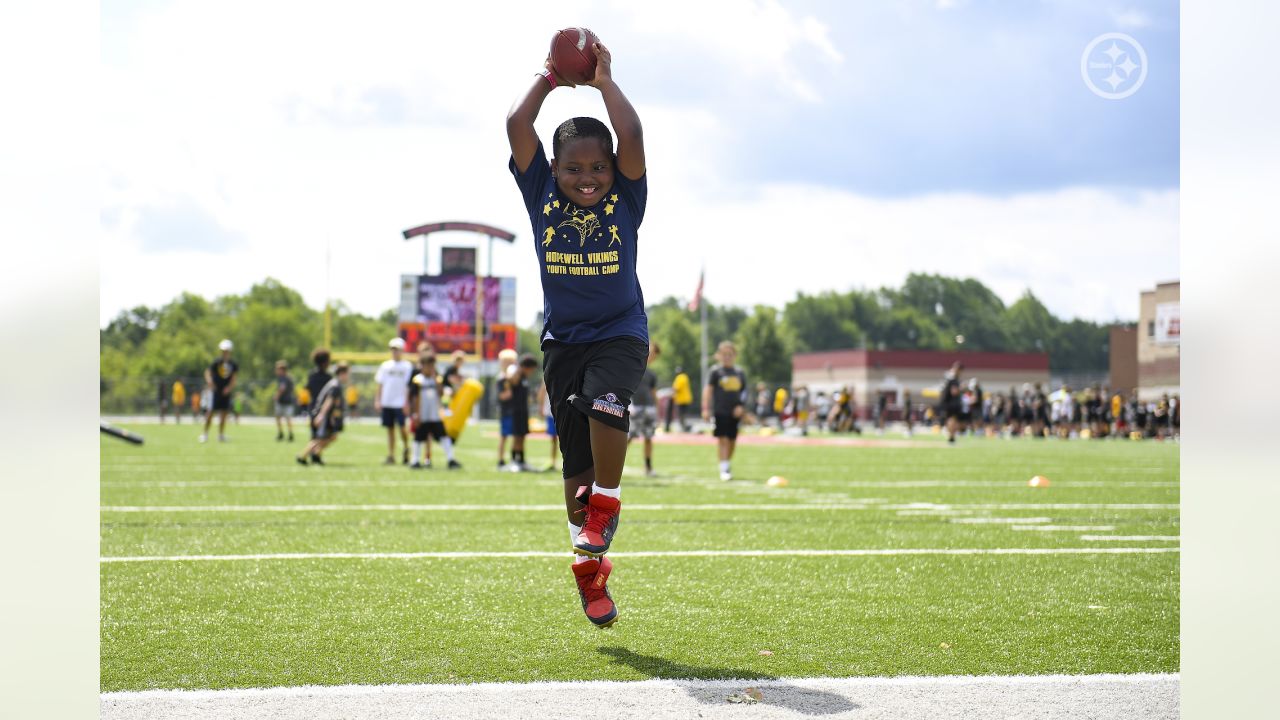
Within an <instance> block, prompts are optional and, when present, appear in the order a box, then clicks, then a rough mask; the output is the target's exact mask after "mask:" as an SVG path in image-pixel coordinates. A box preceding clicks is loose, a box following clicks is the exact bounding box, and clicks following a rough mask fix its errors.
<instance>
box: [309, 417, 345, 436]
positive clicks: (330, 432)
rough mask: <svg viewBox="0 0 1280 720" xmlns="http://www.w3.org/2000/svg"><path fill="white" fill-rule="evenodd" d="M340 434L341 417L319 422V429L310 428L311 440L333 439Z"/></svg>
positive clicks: (328, 418)
mask: <svg viewBox="0 0 1280 720" xmlns="http://www.w3.org/2000/svg"><path fill="white" fill-rule="evenodd" d="M340 432H342V418H341V417H336V418H335V417H332V416H330V417H327V418H324V419H323V420H321V421H320V427H316V426H315V425H312V426H311V438H312V439H313V440H324V439H325V438H328V437H333V436H334V435H337V434H338V433H340Z"/></svg>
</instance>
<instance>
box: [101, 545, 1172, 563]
mask: <svg viewBox="0 0 1280 720" xmlns="http://www.w3.org/2000/svg"><path fill="white" fill-rule="evenodd" d="M1170 552H1173V553H1176V552H1179V549H1178V548H1148V547H1139V548H1092V547H1088V548H865V549H854V550H824V549H816V550H811V549H796V550H638V551H634V552H618V553H612V554H611V555H610V557H618V558H656V557H870V556H883V555H1146V554H1152V553H1170ZM571 555H572V554H571V553H568V552H562V551H560V552H549V551H539V550H525V551H519V552H403V553H342V552H338V553H276V554H262V555H138V556H127V555H108V556H105V557H101V558H98V562H100V563H137V562H186V561H198V560H223V561H236V560H417V559H424V558H425V559H435V560H457V559H470V558H568V557H571Z"/></svg>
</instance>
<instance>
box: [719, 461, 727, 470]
mask: <svg viewBox="0 0 1280 720" xmlns="http://www.w3.org/2000/svg"><path fill="white" fill-rule="evenodd" d="M720 472H722V473H727V472H729V461H728V460H721V461H720Z"/></svg>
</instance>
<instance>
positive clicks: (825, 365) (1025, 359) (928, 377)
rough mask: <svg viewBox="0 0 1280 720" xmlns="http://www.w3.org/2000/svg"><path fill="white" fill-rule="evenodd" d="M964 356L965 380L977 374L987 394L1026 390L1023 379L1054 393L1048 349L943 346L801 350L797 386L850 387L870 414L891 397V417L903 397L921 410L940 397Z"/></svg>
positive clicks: (794, 374)
mask: <svg viewBox="0 0 1280 720" xmlns="http://www.w3.org/2000/svg"><path fill="white" fill-rule="evenodd" d="M956 360H959V361H960V362H961V363H963V364H964V370H963V371H962V372H961V373H960V379H961V381H962V382H963V383H965V384H966V385H967V384H968V382H969V379H970V378H977V379H978V383H979V384H980V385H981V386H982V389H983V392H984V393H993V392H1002V393H1003V392H1008V391H1009V388H1010V387H1015V386H1016V387H1017V388H1018V389H1019V391H1021V388H1022V384H1023V383H1032V384H1034V383H1040V384H1041V385H1042V386H1044V387H1045V389H1046V391H1048V389H1049V387H1048V385H1049V355H1048V354H1047V353H997V352H950V351H942V350H829V351H826V352H813V353H796V355H794V356H793V357H792V359H791V384H792V385H807V386H808V387H809V391H810V393H812V394H816V393H818V392H820V391H821V392H825V393H827V394H830V393H831V392H833V391H835V390H839V389H840V388H842V387H848V388H850V390H851V391H852V393H853V397H854V401H855V402H856V403H857V406H858V415H859V416H860V417H864V418H865V417H867V416H868V414H867V408H868V407H869V406H874V405H875V404H876V403H877V402H878V401H879V398H880V396H881V395H888V396H889V405H888V407H889V419H890V420H897V419H900V418H901V417H902V407H903V401H904V399H905V396H906V394H907V393H910V394H911V404H912V406H914V407H917V408H919V407H920V406H922V405H932V404H935V403H937V401H938V391H939V389H940V388H941V387H942V376H943V375H944V374H945V373H946V372H947V370H949V369H950V368H951V364H952V363H953V362H955V361H956Z"/></svg>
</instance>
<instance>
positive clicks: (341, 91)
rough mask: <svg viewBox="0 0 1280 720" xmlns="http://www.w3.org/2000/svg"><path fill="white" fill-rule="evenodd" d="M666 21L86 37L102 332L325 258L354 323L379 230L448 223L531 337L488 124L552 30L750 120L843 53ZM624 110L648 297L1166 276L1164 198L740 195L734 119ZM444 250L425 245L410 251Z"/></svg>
mask: <svg viewBox="0 0 1280 720" xmlns="http://www.w3.org/2000/svg"><path fill="white" fill-rule="evenodd" d="M679 8H680V12H679V13H664V12H658V11H654V10H653V9H652V8H651V7H649V6H645V8H643V9H642V8H640V7H639V6H635V5H634V4H627V5H623V4H622V3H618V4H617V5H616V6H614V7H612V8H604V9H600V8H598V7H597V6H590V7H589V8H586V9H583V8H582V7H581V6H579V5H576V4H573V5H571V4H569V3H560V4H553V5H550V6H543V5H541V4H539V5H538V6H536V7H535V6H534V5H533V4H528V3H511V4H509V5H504V6H503V8H502V11H501V15H502V18H501V22H493V21H492V20H493V14H494V12H495V11H494V10H493V9H492V8H491V7H489V6H483V7H482V6H479V5H477V6H474V7H472V6H464V5H463V4H447V5H446V4H436V3H408V4H404V5H400V4H389V3H367V4H362V5H361V6H360V9H359V11H358V12H357V11H355V10H352V11H350V12H348V13H344V14H339V13H332V12H330V13H325V12H319V11H317V10H316V9H315V6H314V5H311V4H302V3H293V4H290V3H268V4H265V5H264V4H261V3H247V2H240V3H236V2H231V3H220V4H217V5H210V4H208V3H200V2H177V3H174V4H171V5H166V6H162V7H160V8H159V9H156V10H154V11H150V12H148V13H147V14H144V15H142V16H140V17H139V18H137V19H136V21H129V22H123V23H118V24H116V25H113V27H123V28H125V29H126V30H127V31H128V32H127V34H124V35H112V36H108V37H104V44H103V46H104V57H105V58H106V62H105V63H104V65H105V66H104V69H103V97H104V112H103V137H104V143H103V155H104V159H103V162H104V167H103V179H104V182H103V193H102V194H103V205H104V224H103V235H102V250H103V252H102V259H101V303H100V308H101V310H100V314H101V317H102V319H104V320H105V319H107V318H110V317H112V316H114V315H115V314H116V313H117V312H119V311H120V310H121V309H123V308H126V307H131V306H133V305H137V304H147V305H158V304H162V303H164V302H167V301H168V300H170V299H172V298H173V297H175V296H176V295H177V294H178V293H179V292H181V291H183V290H190V291H192V292H196V293H200V294H203V295H206V296H213V295H217V294H223V293H231V292H243V291H244V290H245V289H247V288H248V286H249V285H250V284H251V283H253V282H255V281H258V280H261V279H262V278H264V277H266V276H268V275H270V276H274V277H277V278H279V279H281V280H282V281H284V282H285V283H286V284H289V285H291V286H293V287H296V288H298V289H299V290H300V291H301V292H302V293H303V295H304V297H306V299H307V300H308V302H310V303H312V304H313V305H316V306H319V305H320V304H322V303H323V300H324V297H325V293H326V279H325V250H326V247H330V248H331V251H332V268H333V269H332V272H331V275H330V281H329V283H328V287H329V293H330V294H331V295H332V296H333V297H335V298H339V299H342V300H343V301H344V302H346V303H347V304H348V305H350V306H351V307H353V308H355V309H357V310H359V311H361V312H365V313H373V314H376V313H379V312H381V311H383V310H385V309H387V308H389V307H392V306H394V305H395V304H396V303H397V298H398V295H397V292H398V288H397V279H398V276H399V274H400V273H401V272H414V271H417V270H419V269H421V267H422V257H423V253H422V245H421V241H420V240H415V241H414V242H411V243H410V242H405V241H403V240H402V239H401V237H400V232H401V231H402V230H403V229H405V228H408V227H412V226H414V225H418V224H421V223H424V222H431V221H437V220H451V219H460V220H476V221H481V222H486V223H489V224H493V225H497V226H499V227H504V228H506V229H509V230H512V231H514V232H515V233H516V234H517V235H518V236H519V238H520V240H519V241H518V243H517V247H515V248H509V247H499V249H498V252H497V253H496V254H495V258H494V263H493V267H494V271H495V273H496V274H499V275H514V276H516V277H518V278H519V297H518V320H519V322H521V323H522V324H526V323H528V322H530V321H531V319H532V317H533V316H534V314H535V313H536V312H537V310H538V309H540V308H541V293H540V289H539V287H538V279H537V265H536V260H535V258H534V254H533V252H532V251H531V248H530V246H529V245H528V244H527V243H529V238H528V234H529V229H528V220H527V218H526V217H525V215H524V212H523V209H522V208H521V206H520V200H519V194H518V193H517V191H516V189H515V186H514V183H513V182H512V181H511V178H510V175H509V174H508V173H507V171H506V167H505V162H506V157H507V152H508V151H507V148H506V141H505V133H504V130H503V126H502V121H503V117H504V116H505V112H506V110H507V107H508V106H509V105H510V103H511V101H512V100H513V99H514V98H515V97H516V95H517V93H518V92H520V91H522V90H523V88H524V87H526V86H527V84H528V83H529V82H531V80H532V77H533V72H534V71H535V70H536V69H537V68H538V67H539V66H540V61H541V58H542V57H544V56H545V53H546V45H547V42H548V41H549V38H550V35H551V32H552V30H553V29H554V28H556V27H567V26H571V25H574V24H585V25H588V26H591V27H593V28H595V29H597V30H598V31H600V32H601V36H602V37H603V38H604V40H605V42H606V43H608V44H609V45H610V47H611V48H612V49H613V51H614V54H615V65H616V66H617V67H618V75H619V78H620V82H623V85H624V87H634V84H632V85H630V86H629V85H628V82H630V81H625V82H624V78H637V77H640V76H642V75H643V68H638V67H636V65H635V63H634V61H632V60H630V58H633V57H634V56H635V55H634V53H632V54H629V51H630V50H631V49H634V48H638V47H640V46H642V45H643V44H646V43H663V42H666V43H669V44H670V46H671V47H685V48H688V47H693V48H695V49H696V51H697V52H699V53H703V54H704V55H705V58H707V60H706V61H707V62H715V63H717V64H720V65H723V66H726V67H735V68H737V69H738V71H737V72H736V73H735V78H736V81H750V80H752V79H754V81H755V82H758V83H759V88H760V89H759V96H760V104H761V106H762V107H765V106H781V105H785V104H787V103H794V101H795V100H796V99H814V98H815V97H816V91H815V90H814V88H813V87H811V86H810V85H808V84H807V83H808V81H807V80H806V79H805V74H806V73H805V71H804V69H805V68H806V67H808V66H810V65H812V64H813V63H823V64H827V65H835V64H839V63H841V62H842V58H843V56H842V55H841V53H840V52H839V50H838V49H837V47H836V46H835V44H834V43H833V42H832V41H831V39H830V37H829V33H828V29H827V28H828V25H827V24H826V23H824V22H823V21H822V20H821V19H820V18H817V17H814V16H806V15H796V14H794V13H792V12H791V11H790V10H789V9H788V8H786V7H784V6H783V5H782V4H780V3H778V2H776V1H774V0H761V1H760V2H754V3H747V4H739V3H734V4H728V3H683V4H681V5H680V6H679ZM107 12H110V8H109V7H108V8H104V13H107ZM672 17H679V19H680V22H679V23H676V22H672V20H671V18H672ZM246 18H252V21H246ZM477 28H482V29H483V31H482V32H480V31H477ZM529 28H546V32H541V33H539V32H532V33H531V32H530V31H529ZM708 28H714V29H715V32H708V30H707V29H708ZM544 36H545V37H544ZM632 99H633V101H634V102H635V103H636V105H637V108H638V109H639V111H640V113H641V116H642V118H643V120H644V123H645V133H646V149H647V154H648V161H649V167H650V171H651V172H650V182H651V185H652V189H651V197H650V206H649V211H648V213H647V215H646V221H645V226H644V228H643V230H642V238H641V242H642V249H641V251H640V272H641V281H642V283H643V284H644V287H645V291H646V295H647V297H648V298H650V299H653V300H657V299H660V298H661V297H663V296H665V295H668V294H675V295H682V296H687V295H689V294H690V293H691V292H692V290H693V287H694V285H695V283H696V281H697V273H698V267H699V265H700V264H701V263H702V262H703V261H704V260H705V261H706V263H707V265H708V283H707V293H708V296H709V297H711V298H712V299H713V300H714V301H716V302H729V303H736V304H743V305H749V304H752V303H754V302H771V303H777V304H780V303H782V302H784V301H785V300H787V299H789V298H790V297H792V296H793V295H794V294H795V292H796V290H798V289H804V290H819V289H823V288H839V289H844V288H848V287H851V286H870V287H878V286H880V285H892V284H896V283H898V282H899V281H901V279H902V278H903V277H905V275H906V274H907V273H908V272H910V271H913V270H918V271H929V272H944V273H947V274H952V275H972V276H974V277H977V278H979V279H981V280H983V281H984V282H987V283H988V284H990V285H991V286H992V287H993V288H994V289H995V290H997V291H998V292H999V293H1000V294H1001V295H1002V297H1004V298H1005V299H1006V300H1013V299H1014V298H1016V296H1017V295H1018V294H1019V293H1020V292H1021V291H1022V290H1023V289H1024V288H1025V287H1027V286H1030V287H1032V288H1033V289H1034V291H1035V292H1036V294H1037V295H1039V296H1041V297H1042V298H1043V299H1044V300H1045V301H1046V303H1047V304H1048V305H1049V306H1050V308H1051V309H1053V310H1054V311H1055V312H1058V313H1059V314H1065V315H1077V314H1078V315H1083V316H1086V317H1095V318H1109V317H1112V316H1115V315H1119V316H1123V317H1132V316H1133V315H1134V314H1136V307H1135V305H1136V293H1137V291H1138V289H1140V288H1142V287H1146V286H1148V285H1150V284H1151V283H1152V282H1153V281H1154V280H1157V279H1166V278H1168V277H1172V276H1176V275H1177V267H1178V266H1177V257H1176V253H1177V193H1176V192H1166V193H1147V194H1139V195H1137V196H1135V197H1128V198H1126V197H1122V196H1114V195H1110V194H1108V193H1107V192H1105V191H1102V190H1096V189H1088V188H1082V189H1076V190H1068V191H1061V192H1054V193H1029V194H1024V195H1014V196H1011V197H1006V198H994V197H984V196H976V195H974V196H970V195H959V194H953V195H937V196H928V197H919V198H911V199H900V200H884V199H876V198H869V197H863V196H858V195H853V194H849V193H846V192H843V191H841V190H839V189H835V188H825V187H804V186H796V185H781V184H777V185H767V186H763V187H756V186H753V185H751V184H750V183H745V182H743V179H742V178H735V177H726V176H725V175H726V174H725V173H724V172H723V170H722V168H723V167H724V166H725V164H726V162H727V160H728V159H730V158H733V157H735V156H737V155H738V154H741V153H743V152H747V150H746V149H745V148H744V144H743V143H742V142H741V141H740V136H739V132H740V131H739V130H738V128H739V126H740V123H741V119H740V118H735V117H731V116H728V115H727V114H724V113H720V112H717V109H716V108H715V107H713V106H709V105H705V104H702V103H699V102H697V101H696V100H691V101H682V102H677V101H674V100H668V99H664V98H662V97H653V96H650V95H635V96H633V97H632ZM587 113H589V114H595V115H602V114H603V107H602V106H601V104H600V101H599V96H598V94H596V93H595V91H594V90H591V89H578V90H574V91H567V90H565V91H557V92H556V93H554V94H552V96H551V97H550V99H549V100H548V102H547V104H546V106H545V108H544V110H543V113H542V116H541V120H540V121H539V131H540V132H541V134H542V136H543V137H548V136H549V134H550V131H551V129H552V128H554V126H555V125H556V124H557V123H558V122H559V121H560V120H562V119H564V118H565V117H569V116H572V115H576V114H587ZM172 206H180V207H186V208H193V209H194V210H198V211H200V212H203V213H204V214H206V215H208V216H211V217H215V218H216V219H217V223H218V227H219V228H221V230H222V231H225V232H226V233H228V234H230V235H232V236H234V237H236V238H239V239H240V241H241V242H242V244H241V245H239V246H237V247H233V248H231V249H229V250H228V251H227V252H225V253H223V254H217V255H211V254H209V253H205V252H196V251H192V250H191V249H189V248H184V247H183V245H184V243H183V242H181V241H175V242H174V243H173V244H172V246H170V247H167V248H166V251H165V252H156V251H154V250H149V249H148V248H147V246H146V244H145V243H144V242H143V239H142V238H141V237H139V235H138V233H137V232H136V227H137V224H138V220H139V218H140V217H142V216H143V215H144V214H145V212H146V210H147V208H154V207H172ZM467 239H468V238H467V237H466V236H455V237H452V238H450V237H448V236H444V237H443V238H433V240H432V247H433V253H432V254H433V255H435V254H436V253H435V251H434V248H438V247H439V245H440V244H441V243H442V242H443V241H445V240H448V241H454V240H467ZM184 240H186V239H184ZM481 262H482V264H484V262H485V261H484V258H483V253H482V259H481ZM1064 266H1066V267H1068V268H1070V269H1071V271H1070V272H1068V271H1067V270H1065V269H1064Z"/></svg>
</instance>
